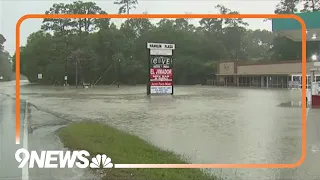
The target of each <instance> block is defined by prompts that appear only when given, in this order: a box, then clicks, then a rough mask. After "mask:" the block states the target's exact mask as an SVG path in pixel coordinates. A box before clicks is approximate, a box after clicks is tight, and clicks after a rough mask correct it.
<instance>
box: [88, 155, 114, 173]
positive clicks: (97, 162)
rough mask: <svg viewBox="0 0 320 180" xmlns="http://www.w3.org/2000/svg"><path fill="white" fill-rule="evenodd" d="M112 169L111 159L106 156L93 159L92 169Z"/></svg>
mask: <svg viewBox="0 0 320 180" xmlns="http://www.w3.org/2000/svg"><path fill="white" fill-rule="evenodd" d="M101 167H102V168H112V167H113V164H112V163H111V158H109V157H107V155H105V154H102V155H100V154H97V155H96V156H95V157H93V158H92V159H91V163H90V168H93V169H96V168H101Z"/></svg>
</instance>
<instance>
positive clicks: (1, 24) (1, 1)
mask: <svg viewBox="0 0 320 180" xmlns="http://www.w3.org/2000/svg"><path fill="white" fill-rule="evenodd" d="M83 1H87V0H83ZM279 1H280V0H264V1H261V0H219V1H216V0H193V1H191V0H138V2H139V4H138V5H137V8H136V9H135V10H132V13H143V12H145V11H147V12H148V13H149V14H159V13H164V14H166V13H170V14H171V13H176V14H178V13H179V14H181V13H193V14H196V13H203V14H206V13H218V12H217V11H216V10H215V8H214V6H215V5H217V4H223V5H225V6H226V7H227V8H229V9H231V10H235V11H239V12H240V13H245V14H256V13H257V14H273V12H274V9H275V7H276V5H277V4H278V3H279ZM60 2H63V3H72V2H73V1H71V0H64V1H49V0H42V1H38V0H18V1H17V0H0V33H1V34H3V35H4V36H5V38H6V39H7V41H6V43H5V44H4V45H5V49H6V50H7V51H9V52H10V54H11V55H13V53H14V52H15V25H16V22H17V20H18V19H19V18H20V17H21V16H23V15H25V14H43V13H44V12H45V11H46V10H48V9H49V8H50V7H51V6H52V5H53V4H54V3H60ZM93 2H96V3H97V5H98V6H100V7H101V8H102V9H103V10H105V11H106V12H107V13H109V14H116V13H118V9H119V6H117V5H114V4H113V0H95V1H93ZM244 20H245V21H246V22H248V23H249V28H251V29H267V30H271V28H272V27H271V22H270V21H269V22H263V20H262V19H244ZM113 21H114V22H115V23H119V22H122V21H123V20H120V19H118V20H117V19H113ZM198 21H199V19H193V20H192V22H193V23H194V24H195V25H198V24H197V22H198ZM41 23H42V19H28V20H26V21H24V22H23V24H22V25H21V42H20V43H21V45H25V43H26V38H27V37H28V35H29V34H31V33H32V32H35V31H37V30H39V29H40V26H41Z"/></svg>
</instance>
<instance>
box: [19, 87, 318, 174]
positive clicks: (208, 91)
mask: <svg viewBox="0 0 320 180" xmlns="http://www.w3.org/2000/svg"><path fill="white" fill-rule="evenodd" d="M145 92H146V87H145V86H135V87H133V86H131V87H130V86H128V87H126V86H121V87H120V88H119V89H118V88H116V87H111V86H102V87H94V88H93V89H87V90H85V89H82V88H78V89H75V88H71V87H70V88H64V87H44V86H22V88H21V98H23V99H27V100H28V101H29V102H31V103H32V104H34V105H35V107H36V109H37V110H38V111H42V112H46V113H48V114H53V115H55V117H59V118H61V119H65V120H69V121H80V120H85V119H90V120H97V121H103V122H105V123H107V124H109V125H113V126H115V127H117V128H120V129H123V130H125V131H127V132H130V133H133V134H136V135H138V136H140V137H141V138H143V139H145V140H147V141H149V142H151V143H153V144H155V145H156V146H159V147H161V148H163V149H168V150H173V151H175V152H176V153H179V154H182V155H185V156H186V157H187V158H188V160H189V161H190V162H192V163H218V164H221V163H222V164H225V163H295V162H297V161H298V160H299V159H300V157H301V114H302V113H301V108H299V107H281V106H279V105H280V104H281V103H285V102H291V101H293V102H298V101H300V100H301V91H299V90H294V91H292V90H266V89H239V88H218V87H212V86H176V87H175V95H174V96H172V97H171V96H155V97H147V96H146V93H145ZM13 95H14V94H13ZM319 117H320V110H316V109H310V110H308V121H307V124H308V125H307V129H308V130H307V132H308V134H307V137H308V144H307V145H308V147H307V158H306V161H305V162H304V164H303V165H302V166H300V167H299V168H295V169H237V170H235V169H223V170H220V169H213V170H212V172H214V173H217V174H218V175H221V176H222V177H227V178H228V179H258V178H259V179H261V178H263V179H279V180H280V179H300V178H301V179H310V180H311V179H316V178H319V177H320V171H319V169H317V168H316V167H319V162H320V153H319V147H320V122H319V119H320V118H319ZM42 118H43V119H41V122H42V123H44V124H45V123H46V118H45V117H44V116H43V117H42ZM52 122H53V124H54V123H57V122H54V121H52ZM115 163H116V162H115ZM128 163H135V162H128Z"/></svg>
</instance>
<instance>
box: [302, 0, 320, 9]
mask: <svg viewBox="0 0 320 180" xmlns="http://www.w3.org/2000/svg"><path fill="white" fill-rule="evenodd" d="M315 11H320V0H305V1H304V4H303V10H302V11H301V12H315Z"/></svg>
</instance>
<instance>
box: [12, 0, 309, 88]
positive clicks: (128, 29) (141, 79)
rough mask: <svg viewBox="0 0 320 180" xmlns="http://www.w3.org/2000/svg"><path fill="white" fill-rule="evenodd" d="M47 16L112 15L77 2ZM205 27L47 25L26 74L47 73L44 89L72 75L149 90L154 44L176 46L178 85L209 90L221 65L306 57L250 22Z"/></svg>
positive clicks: (31, 40)
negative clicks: (205, 85) (206, 85)
mask: <svg viewBox="0 0 320 180" xmlns="http://www.w3.org/2000/svg"><path fill="white" fill-rule="evenodd" d="M119 2H120V1H119ZM121 2H122V1H121ZM123 3H124V4H122V5H124V7H123V9H124V10H121V13H129V10H130V8H127V6H126V5H128V4H129V7H132V6H131V5H130V3H131V2H129V1H123ZM126 3H127V4H126ZM215 8H217V9H218V11H219V12H220V13H222V14H237V13H239V12H236V11H233V10H231V9H228V8H227V7H225V6H223V5H217V6H216V7H215ZM127 9H128V11H127ZM47 13H51V14H54V13H58V14H59V13H82V14H90V13H96V14H102V13H103V14H105V13H107V12H105V11H103V10H102V9H101V8H100V7H98V6H97V5H96V4H95V3H91V2H85V3H84V2H82V1H76V2H73V3H70V4H62V3H60V4H54V5H53V6H52V8H50V9H49V10H48V11H47ZM199 23H200V26H199V27H196V26H195V25H194V24H191V23H190V22H189V20H188V19H161V20H160V21H159V22H158V23H156V24H153V23H151V21H150V20H149V19H127V20H126V21H125V22H123V23H122V24H121V25H120V26H118V27H117V26H116V25H115V24H114V23H112V22H111V21H110V19H102V20H98V19H71V20H66V21H60V20H57V19H46V20H44V21H43V25H42V28H41V30H39V31H37V32H34V33H32V34H30V36H29V37H28V40H27V44H26V45H25V46H24V47H21V48H20V51H21V72H22V73H23V74H25V75H26V76H27V77H28V78H29V80H30V81H31V82H37V74H38V73H42V74H43V79H42V81H41V83H44V84H53V83H58V84H63V83H64V76H65V75H67V76H68V83H69V84H75V83H76V79H77V78H76V77H78V83H81V81H84V82H91V83H96V82H97V83H98V84H112V83H114V82H116V81H120V82H121V83H128V84H145V83H146V82H147V80H148V62H149V57H148V56H147V49H146V43H148V42H159V43H174V44H176V47H177V48H176V50H175V51H174V72H175V80H174V81H175V83H177V84H197V83H202V82H203V79H204V77H205V75H206V74H209V73H212V72H214V71H216V64H217V62H218V61H223V60H238V61H253V60H260V61H268V60H274V61H278V60H292V59H296V58H297V57H301V53H299V44H296V43H294V42H292V41H291V40H288V39H283V38H282V37H276V35H275V34H273V33H272V32H269V31H266V30H249V29H248V28H247V25H248V24H247V23H246V22H244V21H243V19H238V18H233V19H221V18H217V19H201V20H200V21H199ZM274 38H275V40H274ZM271 47H272V48H271ZM308 47H310V48H311V47H313V46H308ZM300 49H301V48H300ZM292 52H297V53H296V54H294V53H292ZM310 53H311V51H310ZM13 62H14V63H15V56H14V57H13Z"/></svg>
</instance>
